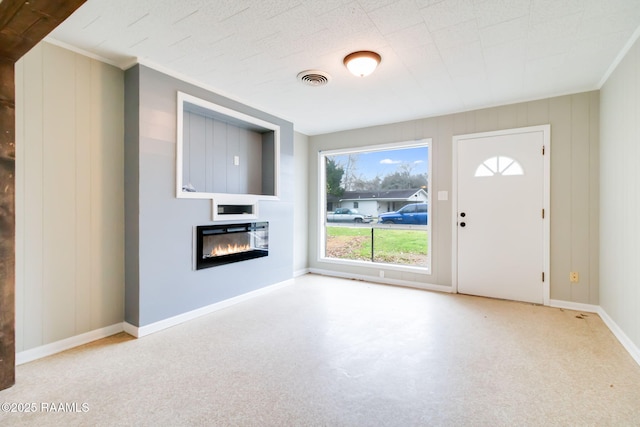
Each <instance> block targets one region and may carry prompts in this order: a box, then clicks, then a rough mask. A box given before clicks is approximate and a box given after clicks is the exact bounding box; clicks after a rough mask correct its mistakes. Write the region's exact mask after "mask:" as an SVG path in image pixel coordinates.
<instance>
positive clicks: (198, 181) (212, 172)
mask: <svg viewBox="0 0 640 427" xmlns="http://www.w3.org/2000/svg"><path fill="white" fill-rule="evenodd" d="M177 132H178V134H177V167H176V171H177V177H176V195H177V197H179V198H191V199H212V200H213V217H214V218H213V219H214V220H216V219H234V217H236V218H237V217H239V216H242V217H245V218H248V217H257V201H258V200H260V199H277V198H278V196H279V175H280V174H279V159H280V126H278V125H275V124H273V123H270V122H267V121H264V120H261V119H258V118H256V117H253V116H250V115H247V114H244V113H241V112H239V111H235V110H232V109H229V108H226V107H223V106H221V105H218V104H214V103H212V102H209V101H206V100H204V99H200V98H197V97H195V96H192V95H188V94H186V93H182V92H178V126H177ZM236 196H237V197H236Z"/></svg>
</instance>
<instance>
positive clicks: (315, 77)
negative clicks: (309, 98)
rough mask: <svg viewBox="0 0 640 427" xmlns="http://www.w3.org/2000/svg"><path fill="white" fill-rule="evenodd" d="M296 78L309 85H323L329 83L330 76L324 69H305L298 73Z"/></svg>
mask: <svg viewBox="0 0 640 427" xmlns="http://www.w3.org/2000/svg"><path fill="white" fill-rule="evenodd" d="M298 80H300V81H301V82H302V83H304V84H306V85H309V86H324V85H326V84H327V83H329V80H331V76H330V75H329V74H327V73H325V72H324V71H318V70H306V71H302V72H301V73H299V74H298Z"/></svg>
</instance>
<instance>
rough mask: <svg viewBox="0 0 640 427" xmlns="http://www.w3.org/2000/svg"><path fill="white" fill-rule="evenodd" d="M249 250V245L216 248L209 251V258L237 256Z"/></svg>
mask: <svg viewBox="0 0 640 427" xmlns="http://www.w3.org/2000/svg"><path fill="white" fill-rule="evenodd" d="M250 250H251V246H249V245H239V244H237V243H236V244H233V245H231V244H229V245H227V246H226V247H225V246H216V247H215V248H213V249H211V256H221V255H230V254H237V253H240V252H247V251H250Z"/></svg>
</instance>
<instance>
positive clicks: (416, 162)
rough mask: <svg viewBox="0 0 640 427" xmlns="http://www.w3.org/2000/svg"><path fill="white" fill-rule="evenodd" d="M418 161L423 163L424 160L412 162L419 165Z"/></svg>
mask: <svg viewBox="0 0 640 427" xmlns="http://www.w3.org/2000/svg"><path fill="white" fill-rule="evenodd" d="M420 163H424V160H416V161H414V162H413V164H414V165H419V164H420Z"/></svg>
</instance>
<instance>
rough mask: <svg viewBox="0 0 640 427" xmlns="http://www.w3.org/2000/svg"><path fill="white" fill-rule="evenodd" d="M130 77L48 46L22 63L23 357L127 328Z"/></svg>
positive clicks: (19, 258)
mask: <svg viewBox="0 0 640 427" xmlns="http://www.w3.org/2000/svg"><path fill="white" fill-rule="evenodd" d="M123 93H124V73H123V72H122V70H120V69H118V68H116V67H113V66H110V65H107V64H104V63H101V62H99V61H96V60H94V59H90V58H87V57H85V56H82V55H79V54H77V53H73V52H71V51H69V50H66V49H63V48H60V47H57V46H53V45H50V44H48V43H40V44H38V45H37V46H36V47H34V48H33V49H32V50H31V51H29V53H27V54H26V55H25V56H24V57H23V58H22V59H21V60H20V61H18V62H17V63H16V133H17V134H16V142H17V144H16V350H17V351H18V352H21V351H25V350H30V349H33V348H37V347H40V346H43V345H46V344H50V343H53V342H56V341H60V340H63V339H66V338H71V337H74V336H76V335H80V334H82V333H85V332H90V331H94V330H96V329H101V328H104V327H108V326H112V325H117V324H121V323H122V317H123V314H124V313H123V310H124V309H123V306H124V255H123V253H124V227H123V222H124V206H123V205H124V184H123V157H124V154H123V127H124V124H123V117H124V108H123V105H124V102H123Z"/></svg>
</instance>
